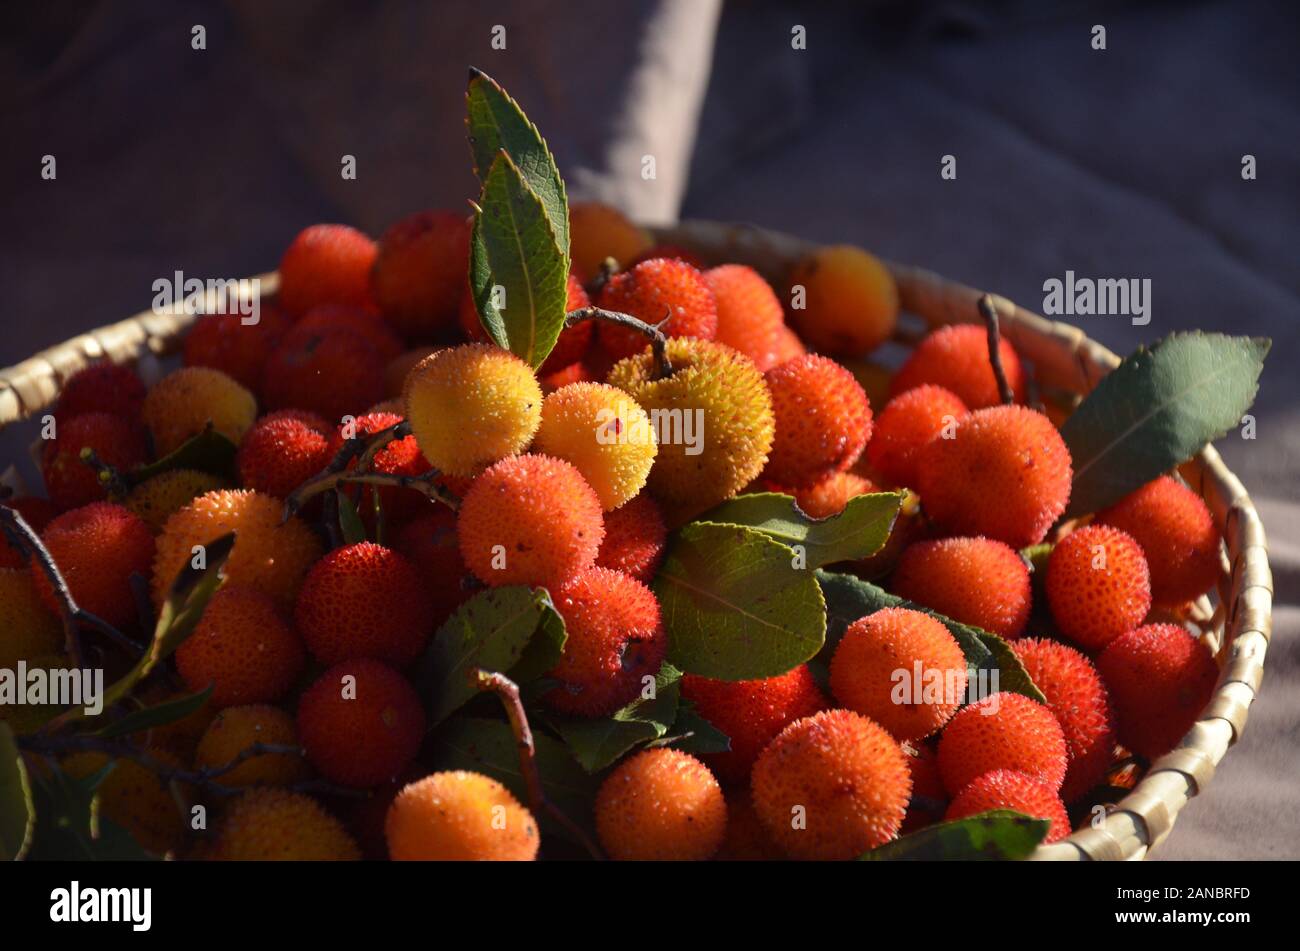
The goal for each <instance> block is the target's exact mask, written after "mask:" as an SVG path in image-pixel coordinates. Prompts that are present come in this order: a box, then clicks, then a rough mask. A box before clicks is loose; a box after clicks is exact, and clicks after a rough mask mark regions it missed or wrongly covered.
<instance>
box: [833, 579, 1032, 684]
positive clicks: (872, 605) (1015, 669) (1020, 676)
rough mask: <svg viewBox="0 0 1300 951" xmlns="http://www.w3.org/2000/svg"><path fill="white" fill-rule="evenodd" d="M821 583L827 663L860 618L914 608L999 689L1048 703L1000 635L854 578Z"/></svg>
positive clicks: (967, 661)
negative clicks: (945, 630) (992, 676)
mask: <svg viewBox="0 0 1300 951" xmlns="http://www.w3.org/2000/svg"><path fill="white" fill-rule="evenodd" d="M817 582H818V584H820V585H821V589H822V593H823V594H824V595H825V596H826V615H827V617H826V646H825V648H824V649H823V650H822V657H823V659H825V660H826V661H827V662H829V661H830V658H831V655H832V654H833V653H834V652H835V648H836V646H837V645H838V644H839V642H840V638H841V637H843V636H844V631H845V629H846V628H847V627H848V626H849V625H850V624H852V623H853V622H854V621H856V620H858V618H861V617H866V616H867V615H868V614H873V613H875V612H876V611H879V610H881V609H883V608H910V609H911V610H913V611H921V612H922V613H924V614H928V615H930V616H931V617H933V618H934V619H935V620H937V621H939V622H940V623H941V624H943V626H944V627H946V628H948V630H949V632H950V633H951V634H952V636H953V638H954V639H955V640H956V641H957V643H958V645H960V646H961V650H962V653H963V654H965V655H966V663H968V664H969V665H970V666H971V667H972V668H975V669H976V670H980V671H993V670H996V671H997V672H998V683H997V687H998V689H999V690H1008V691H1011V692H1013V693H1021V694H1024V695H1025V696H1026V697H1029V698H1030V699H1031V700H1037V701H1038V702H1039V703H1045V702H1046V698H1045V697H1044V696H1043V692H1042V691H1041V690H1039V689H1038V687H1037V686H1035V685H1034V682H1033V680H1032V679H1031V678H1030V676H1029V672H1028V671H1026V670H1025V666H1024V664H1022V663H1020V659H1019V658H1018V657H1016V653H1015V651H1013V650H1012V649H1011V645H1010V644H1008V643H1007V642H1006V641H1005V640H1003V639H1002V638H1001V637H999V636H998V635H997V634H993V633H991V632H990V631H985V630H982V629H981V628H978V627H974V626H972V625H970V624H962V623H961V622H960V621H954V620H953V619H952V618H949V617H945V616H944V615H942V614H940V613H939V612H937V611H932V610H930V609H929V608H927V607H925V606H924V605H921V604H916V603H915V602H912V601H908V600H906V599H904V598H900V597H898V596H897V595H894V594H890V593H889V592H888V591H886V590H885V589H884V588H880V587H877V586H876V585H874V584H872V583H871V582H869V581H863V580H862V579H861V578H856V577H854V576H853V575H844V574H836V573H834V572H830V571H818V572H817Z"/></svg>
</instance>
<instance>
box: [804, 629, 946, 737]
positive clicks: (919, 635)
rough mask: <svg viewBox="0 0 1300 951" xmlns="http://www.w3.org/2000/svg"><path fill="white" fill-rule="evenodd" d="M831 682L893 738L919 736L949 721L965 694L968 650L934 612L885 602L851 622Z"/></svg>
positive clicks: (845, 701) (840, 697)
mask: <svg viewBox="0 0 1300 951" xmlns="http://www.w3.org/2000/svg"><path fill="white" fill-rule="evenodd" d="M918 664H919V665H920V672H919V674H918V673H917V672H916V667H917V665H918ZM900 678H904V679H902V680H901V682H900ZM830 683H831V693H833V694H834V695H835V699H836V700H837V701H839V703H840V704H841V705H842V706H844V707H847V708H848V709H850V710H853V711H854V712H855V713H861V714H862V715H863V716H867V717H870V718H871V719H872V720H874V721H875V722H876V723H878V724H880V725H881V726H883V727H884V728H885V729H886V730H888V731H889V732H890V733H892V734H893V735H894V738H895V739H898V740H919V739H922V738H923V737H927V736H930V735H931V734H932V733H935V732H936V731H938V730H939V729H940V728H941V727H942V726H943V725H944V724H945V723H947V722H948V721H949V720H950V719H951V718H952V715H953V714H954V713H955V712H956V710H957V707H958V706H960V705H961V703H962V701H963V700H964V699H965V696H966V656H965V655H964V654H963V653H962V650H961V647H960V646H959V645H958V644H957V641H956V639H954V638H953V636H952V634H950V633H949V632H948V629H947V628H946V627H944V626H943V625H942V624H940V623H939V622H938V621H936V620H935V619H934V618H932V617H930V615H928V614H922V613H921V612H920V611H912V610H909V609H907V608H885V609H883V610H880V611H876V612H875V613H873V614H868V615H867V616H866V617H862V618H858V620H856V621H854V622H853V623H852V624H850V625H849V626H848V629H847V630H846V631H845V632H844V636H843V638H841V639H840V643H839V645H838V646H837V647H836V648H835V655H834V656H833V657H832V658H831V681H830ZM900 691H901V697H900Z"/></svg>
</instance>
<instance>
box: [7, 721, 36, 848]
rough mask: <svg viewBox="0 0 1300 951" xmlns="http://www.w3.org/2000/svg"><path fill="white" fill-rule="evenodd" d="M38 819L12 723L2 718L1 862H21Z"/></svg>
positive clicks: (29, 844)
mask: <svg viewBox="0 0 1300 951" xmlns="http://www.w3.org/2000/svg"><path fill="white" fill-rule="evenodd" d="M35 822H36V809H35V806H34V805H33V804H32V787H31V784H30V782H29V781H28V778H27V767H26V766H25V765H23V755H22V753H21V752H19V750H18V743H17V741H15V740H14V734H13V731H12V730H11V729H9V724H8V723H6V722H4V721H3V720H0V861H3V862H13V861H17V860H18V859H21V858H22V857H23V856H24V855H26V854H27V849H28V848H29V847H30V846H31V844H32V828H33V826H34V825H35Z"/></svg>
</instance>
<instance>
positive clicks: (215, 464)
mask: <svg viewBox="0 0 1300 951" xmlns="http://www.w3.org/2000/svg"><path fill="white" fill-rule="evenodd" d="M237 449H238V447H236V445H235V444H234V443H233V442H231V441H230V439H229V438H227V437H226V436H224V435H222V434H221V433H219V432H217V431H216V430H215V429H213V428H212V424H211V423H209V424H208V425H207V427H206V428H204V430H203V432H201V433H199V434H198V435H197V436H191V437H190V438H189V439H187V440H186V441H185V442H183V443H181V444H180V445H179V446H177V447H176V448H175V449H173V450H172V451H171V452H169V453H168V454H167V455H165V456H163V457H162V458H161V459H159V460H157V461H156V462H151V463H150V464H149V465H147V466H141V467H140V468H139V469H136V470H134V471H132V472H131V473H129V474H128V475H127V477H126V478H127V483H128V484H130V485H139V484H140V483H141V482H144V481H145V480H146V479H152V478H153V477H154V476H156V475H160V474H162V473H164V472H171V471H173V470H175V469H197V470H198V471H199V472H206V473H208V474H210V475H214V476H220V477H221V478H223V479H233V478H234V477H235V453H236V451H237Z"/></svg>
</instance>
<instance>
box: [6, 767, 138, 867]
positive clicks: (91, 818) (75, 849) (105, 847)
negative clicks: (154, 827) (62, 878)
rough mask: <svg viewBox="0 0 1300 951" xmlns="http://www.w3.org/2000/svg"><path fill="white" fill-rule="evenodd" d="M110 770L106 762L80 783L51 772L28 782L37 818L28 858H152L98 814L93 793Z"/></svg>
mask: <svg viewBox="0 0 1300 951" xmlns="http://www.w3.org/2000/svg"><path fill="white" fill-rule="evenodd" d="M115 766H116V763H115V762H114V761H111V760H110V761H109V762H108V763H106V764H105V765H104V766H103V767H102V768H100V769H99V770H97V771H96V772H94V773H92V774H91V775H89V776H87V777H85V778H84V779H74V778H73V777H71V776H69V775H68V774H67V773H65V772H63V770H61V769H55V770H53V771H52V772H51V773H50V774H49V775H48V776H46V777H44V778H42V779H38V780H37V781H36V782H35V783H34V784H33V787H32V792H33V797H34V800H35V803H36V815H37V817H38V818H37V822H36V831H35V835H34V838H33V841H32V848H31V851H30V853H29V855H28V858H29V860H32V861H69V860H73V861H87V860H89V861H114V862H122V861H136V862H140V861H144V862H152V861H156V860H157V857H156V856H154V855H152V854H150V853H149V852H147V851H146V850H145V849H144V848H143V847H142V846H141V845H140V844H139V843H138V842H136V841H135V839H133V838H132V837H131V835H130V833H128V832H127V831H126V830H125V829H123V828H122V827H121V826H119V825H117V824H115V823H113V822H111V821H110V820H108V819H105V818H104V817H103V816H101V815H100V814H99V803H98V800H97V798H96V792H97V790H98V789H99V787H100V785H101V784H102V783H103V781H104V780H105V779H106V778H108V775H109V774H110V773H111V772H112V771H113V769H114V767H115Z"/></svg>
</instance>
